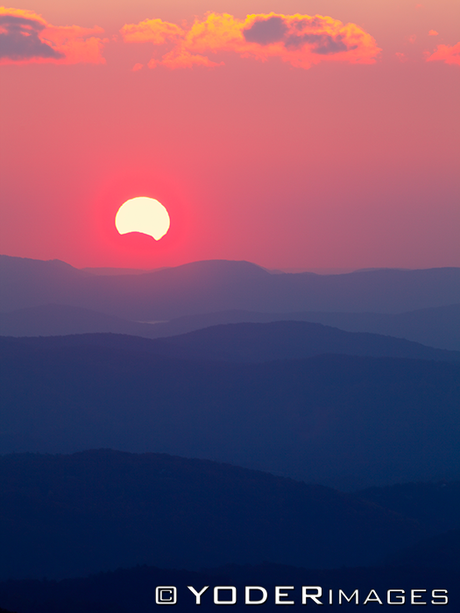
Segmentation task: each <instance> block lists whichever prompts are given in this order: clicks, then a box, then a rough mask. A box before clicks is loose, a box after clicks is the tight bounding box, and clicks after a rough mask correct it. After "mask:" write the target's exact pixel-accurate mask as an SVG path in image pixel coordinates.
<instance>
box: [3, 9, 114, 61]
mask: <svg viewBox="0 0 460 613" xmlns="http://www.w3.org/2000/svg"><path fill="white" fill-rule="evenodd" d="M102 32H103V30H102V29H101V28H97V27H96V28H80V27H79V26H53V25H51V24H49V23H47V22H46V21H45V20H44V19H43V17H41V16H40V15H37V14H36V13H34V12H33V11H27V10H22V9H10V8H5V7H0V63H1V64H17V63H22V64H24V63H30V62H35V63H37V62H47V63H49V62H52V63H60V64H77V63H81V62H84V63H91V64H102V63H104V62H105V60H104V58H103V57H102V47H103V44H104V42H105V40H103V39H102V38H100V36H94V34H101V33H102Z"/></svg>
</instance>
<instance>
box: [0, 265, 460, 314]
mask: <svg viewBox="0 0 460 613" xmlns="http://www.w3.org/2000/svg"><path fill="white" fill-rule="evenodd" d="M0 286H1V287H2V292H1V295H0V311H1V312H11V311H14V310H17V309H21V308H27V307H36V306H41V305H45V304H50V303H55V304H67V305H69V306H77V307H83V308H86V309H90V310H95V311H100V312H102V313H105V314H109V315H113V316H117V317H123V318H128V319H131V320H138V321H151V320H156V321H158V320H170V319H173V318H176V317H181V316H184V315H193V314H198V313H212V312H217V311H225V310H232V309H237V310H249V311H260V312H275V313H278V312H296V311H327V312H331V311H344V312H380V313H398V312H404V311H409V310H415V309H421V308H430V307H438V306H446V305H451V304H458V303H460V268H439V269H429V270H410V271H406V270H391V269H389V270H387V269H384V270H374V271H373V270H371V271H367V272H366V271H364V272H355V273H349V274H341V275H325V276H324V275H316V274H313V273H298V274H288V273H282V274H270V273H268V272H267V271H265V270H264V269H263V268H261V267H259V266H256V265H255V264H251V263H249V262H244V261H243V262H233V261H226V260H216V261H204V262H193V263H190V264H184V265H182V266H178V267H176V268H168V269H164V270H158V271H155V272H150V273H146V274H139V275H115V276H96V275H93V274H91V273H88V272H84V271H80V270H77V269H75V268H72V267H71V266H69V265H68V264H65V263H64V262H59V261H57V260H53V261H50V262H42V261H38V260H28V259H22V258H14V257H9V256H1V257H0Z"/></svg>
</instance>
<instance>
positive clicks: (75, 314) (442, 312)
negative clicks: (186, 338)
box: [0, 304, 460, 351]
mask: <svg viewBox="0 0 460 613" xmlns="http://www.w3.org/2000/svg"><path fill="white" fill-rule="evenodd" d="M273 321H309V322H312V323H321V324H323V325H327V326H332V327H335V328H339V329H341V330H345V331H348V332H368V333H373V334H384V335H388V336H393V337H396V338H405V339H406V340H410V341H413V342H417V343H422V344H424V345H428V346H431V347H436V348H438V349H448V350H456V351H460V304H455V305H449V306H444V307H436V308H429V309H419V310H418V311H411V312H408V313H400V314H383V313H315V312H300V313H257V312H251V311H236V310H234V311H220V312H217V313H208V314H197V315H189V316H184V317H179V318H177V319H173V320H171V321H166V322H157V323H155V324H148V323H142V322H135V321H129V320H127V319H122V318H119V317H114V316H111V315H106V314H104V313H98V312H95V311H91V310H89V309H84V308H81V307H72V306H68V305H59V304H48V305H42V306H37V307H28V308H24V309H19V310H17V311H13V312H11V313H0V335H2V336H18V337H20V336H56V335H69V334H91V333H105V332H111V333H114V334H129V335H133V336H143V337H145V338H161V337H166V336H175V335H179V334H184V333H187V332H193V331H196V330H200V329H203V328H208V327H210V326H216V325H221V324H230V323H233V324H234V323H269V322H273Z"/></svg>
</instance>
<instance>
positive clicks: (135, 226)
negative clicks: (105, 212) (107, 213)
mask: <svg viewBox="0 0 460 613" xmlns="http://www.w3.org/2000/svg"><path fill="white" fill-rule="evenodd" d="M169 225H170V220H169V215H168V211H167V210H166V209H165V207H164V206H163V205H162V204H161V202H158V200H154V198H146V197H143V196H142V197H139V198H131V199H130V200H127V201H126V202H125V203H124V204H122V205H121V207H120V208H119V209H118V213H117V214H116V215H115V227H116V228H117V230H118V232H119V233H120V234H128V233H129V232H141V233H142V234H147V235H148V236H152V237H153V238H154V239H155V240H156V241H159V240H160V238H161V237H162V236H164V235H165V234H166V232H167V231H168V230H169Z"/></svg>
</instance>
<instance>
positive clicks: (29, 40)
mask: <svg viewBox="0 0 460 613" xmlns="http://www.w3.org/2000/svg"><path fill="white" fill-rule="evenodd" d="M44 27H45V26H44V25H42V24H41V23H39V22H38V21H34V20H33V19H26V18H24V17H16V16H15V15H0V58H8V59H10V60H16V61H20V60H29V59H31V58H34V57H40V58H61V57H64V55H63V54H62V53H59V52H58V51H56V50H55V49H53V48H52V47H51V46H50V45H47V44H46V43H44V42H42V41H41V40H40V38H39V33H40V32H41V31H42V30H43V29H44Z"/></svg>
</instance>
